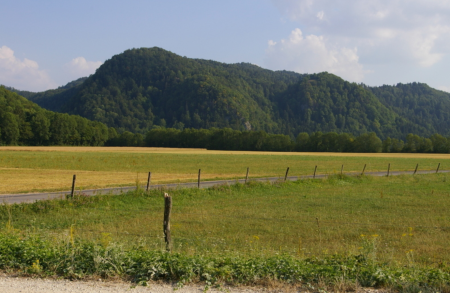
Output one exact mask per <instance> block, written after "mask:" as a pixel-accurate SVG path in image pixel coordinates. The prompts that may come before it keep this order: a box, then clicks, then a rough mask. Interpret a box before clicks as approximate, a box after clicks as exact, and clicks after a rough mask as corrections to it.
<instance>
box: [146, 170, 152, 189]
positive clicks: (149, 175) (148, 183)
mask: <svg viewBox="0 0 450 293" xmlns="http://www.w3.org/2000/svg"><path fill="white" fill-rule="evenodd" d="M151 180H152V172H148V179H147V191H148V190H149V189H150V181H151Z"/></svg>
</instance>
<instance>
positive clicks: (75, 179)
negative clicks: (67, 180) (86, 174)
mask: <svg viewBox="0 0 450 293" xmlns="http://www.w3.org/2000/svg"><path fill="white" fill-rule="evenodd" d="M75 181H77V175H73V180H72V192H71V193H70V197H71V198H73V195H74V193H75Z"/></svg>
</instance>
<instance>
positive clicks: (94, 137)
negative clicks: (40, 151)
mask: <svg viewBox="0 0 450 293" xmlns="http://www.w3.org/2000/svg"><path fill="white" fill-rule="evenodd" d="M115 135H117V133H116V131H115V130H114V129H108V127H107V126H106V125H105V124H103V123H101V122H97V121H90V120H88V119H86V118H83V117H80V116H76V115H68V114H63V113H55V112H52V111H48V110H45V109H42V108H41V107H39V106H38V105H36V104H35V103H33V102H31V101H29V100H27V99H25V98H24V97H21V96H19V95H18V94H17V93H14V92H11V91H9V90H7V89H6V88H5V87H3V86H0V145H103V144H104V143H105V142H106V141H107V140H108V139H109V138H112V137H114V136H115Z"/></svg>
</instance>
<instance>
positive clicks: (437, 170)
mask: <svg viewBox="0 0 450 293" xmlns="http://www.w3.org/2000/svg"><path fill="white" fill-rule="evenodd" d="M440 166H441V163H439V164H438V167H437V169H436V173H437V172H439V167H440Z"/></svg>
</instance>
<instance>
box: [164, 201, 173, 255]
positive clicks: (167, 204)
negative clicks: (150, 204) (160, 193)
mask: <svg viewBox="0 0 450 293" xmlns="http://www.w3.org/2000/svg"><path fill="white" fill-rule="evenodd" d="M171 211H172V197H170V195H169V194H167V193H164V222H163V230H164V241H165V242H166V250H167V251H168V252H170V250H171V249H172V238H171V237H170V213H171Z"/></svg>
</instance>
